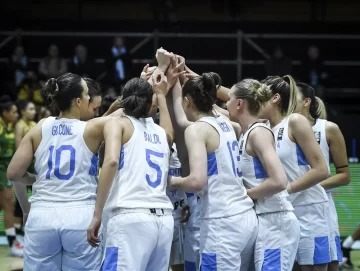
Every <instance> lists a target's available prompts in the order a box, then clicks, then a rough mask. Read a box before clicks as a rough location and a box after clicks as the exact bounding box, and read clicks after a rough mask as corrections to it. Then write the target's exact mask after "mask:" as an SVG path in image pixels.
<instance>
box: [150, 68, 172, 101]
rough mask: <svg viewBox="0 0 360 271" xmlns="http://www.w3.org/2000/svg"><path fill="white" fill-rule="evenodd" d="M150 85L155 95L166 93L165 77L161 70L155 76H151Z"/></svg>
mask: <svg viewBox="0 0 360 271" xmlns="http://www.w3.org/2000/svg"><path fill="white" fill-rule="evenodd" d="M152 85H153V90H154V93H155V94H156V95H164V96H166V94H167V93H168V83H167V78H166V76H165V75H164V73H163V72H159V73H157V74H156V75H155V76H152Z"/></svg>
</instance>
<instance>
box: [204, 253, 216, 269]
mask: <svg viewBox="0 0 360 271" xmlns="http://www.w3.org/2000/svg"><path fill="white" fill-rule="evenodd" d="M216 270H217V267H216V254H215V253H202V254H201V271H216Z"/></svg>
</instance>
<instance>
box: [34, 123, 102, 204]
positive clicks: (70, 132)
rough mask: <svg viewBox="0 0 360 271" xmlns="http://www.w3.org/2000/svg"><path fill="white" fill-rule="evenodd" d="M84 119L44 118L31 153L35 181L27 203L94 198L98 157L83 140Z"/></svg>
mask: <svg viewBox="0 0 360 271" xmlns="http://www.w3.org/2000/svg"><path fill="white" fill-rule="evenodd" d="M85 126H86V122H83V121H80V120H76V119H65V118H61V119H56V118H55V117H49V118H47V119H46V120H45V121H44V123H43V124H42V126H41V133H42V139H41V142H40V145H39V147H38V149H37V150H36V152H35V154H34V156H35V171H36V182H35V183H34V184H33V195H32V196H31V197H30V200H29V202H36V201H52V202H67V201H83V200H96V189H97V183H98V180H97V174H98V157H97V156H96V155H94V154H93V153H92V152H91V151H90V150H89V148H88V146H87V145H86V143H85V141H84V130H85Z"/></svg>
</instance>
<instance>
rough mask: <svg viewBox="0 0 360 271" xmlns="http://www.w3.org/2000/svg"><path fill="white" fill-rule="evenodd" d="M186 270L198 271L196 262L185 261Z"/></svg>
mask: <svg viewBox="0 0 360 271" xmlns="http://www.w3.org/2000/svg"><path fill="white" fill-rule="evenodd" d="M184 267H185V271H196V265H195V263H194V262H188V261H185V264H184Z"/></svg>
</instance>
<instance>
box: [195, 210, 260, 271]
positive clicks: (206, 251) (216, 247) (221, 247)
mask: <svg viewBox="0 0 360 271" xmlns="http://www.w3.org/2000/svg"><path fill="white" fill-rule="evenodd" d="M257 234H258V219H257V217H256V214H255V211H254V209H251V210H248V211H246V212H244V213H241V214H238V215H235V216H230V217H224V218H216V219H215V218H214V219H203V220H202V221H201V226H200V252H201V271H213V270H226V271H239V270H241V271H248V270H252V268H253V267H254V246H255V240H256V237H257Z"/></svg>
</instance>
